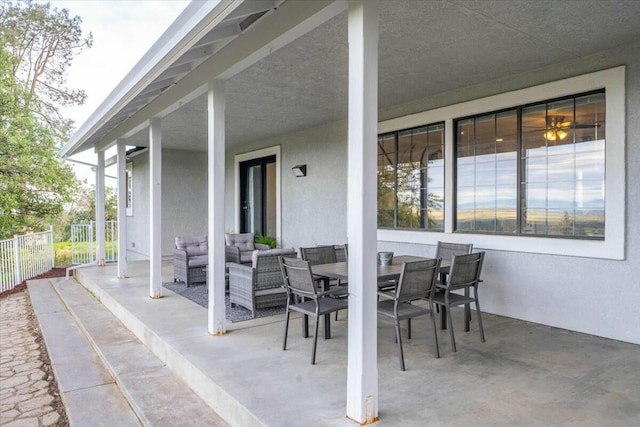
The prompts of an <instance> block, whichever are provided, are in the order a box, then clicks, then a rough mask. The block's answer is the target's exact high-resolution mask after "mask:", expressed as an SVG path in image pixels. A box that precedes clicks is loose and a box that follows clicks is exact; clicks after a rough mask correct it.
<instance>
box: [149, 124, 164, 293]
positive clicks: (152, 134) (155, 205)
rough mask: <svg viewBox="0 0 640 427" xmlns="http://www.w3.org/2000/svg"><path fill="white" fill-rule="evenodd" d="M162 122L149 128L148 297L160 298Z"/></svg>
mask: <svg viewBox="0 0 640 427" xmlns="http://www.w3.org/2000/svg"><path fill="white" fill-rule="evenodd" d="M161 125H162V122H161V119H159V118H154V119H151V123H150V126H149V178H150V180H149V261H150V270H151V271H150V277H151V281H150V283H149V296H150V297H151V298H160V297H162V216H161V214H162V128H161Z"/></svg>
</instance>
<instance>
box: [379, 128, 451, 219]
mask: <svg viewBox="0 0 640 427" xmlns="http://www.w3.org/2000/svg"><path fill="white" fill-rule="evenodd" d="M378 227H381V228H403V229H427V230H432V231H443V230H444V124H443V123H439V124H434V125H427V126H421V127H418V128H413V129H407V130H403V131H398V132H392V133H387V134H384V135H380V136H379V137H378Z"/></svg>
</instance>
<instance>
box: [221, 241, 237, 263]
mask: <svg viewBox="0 0 640 427" xmlns="http://www.w3.org/2000/svg"><path fill="white" fill-rule="evenodd" d="M224 258H225V262H235V263H236V264H240V248H239V247H237V246H231V245H227V246H225V247H224Z"/></svg>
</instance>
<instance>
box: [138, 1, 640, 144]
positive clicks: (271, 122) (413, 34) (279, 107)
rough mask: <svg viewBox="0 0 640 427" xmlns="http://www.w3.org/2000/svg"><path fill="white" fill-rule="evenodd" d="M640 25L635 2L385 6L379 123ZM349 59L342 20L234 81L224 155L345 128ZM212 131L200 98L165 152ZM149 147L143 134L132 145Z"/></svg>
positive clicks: (171, 127)
mask: <svg viewBox="0 0 640 427" xmlns="http://www.w3.org/2000/svg"><path fill="white" fill-rule="evenodd" d="M289 1H292V0H289ZM271 3H274V2H271ZM272 13H277V10H276V11H274V12H272ZM269 18H270V16H269V15H265V17H264V18H263V19H264V20H268V19H269ZM638 22H640V1H635V0H622V1H602V0H586V1H578V0H575V1H570V0H569V1H561V2H559V1H550V0H539V1H529V0H512V1H504V0H496V1H484V0H445V1H398V0H395V1H394V0H387V1H382V3H381V11H380V44H379V48H380V52H379V79H380V83H379V104H380V105H379V107H380V118H381V119H386V118H390V116H389V115H388V113H385V111H389V110H390V109H391V107H394V106H397V105H401V104H404V103H408V102H411V101H413V100H416V99H421V98H427V97H430V96H433V95H436V94H438V93H442V92H446V91H449V90H452V89H456V88H460V87H466V86H472V85H475V84H479V83H482V82H485V81H490V80H495V79H498V78H501V77H505V76H508V75H512V74H517V73H522V72H525V71H528V70H531V69H536V68H540V67H544V66H547V65H550V64H554V63H559V62H563V61H567V60H571V59H575V58H579V57H583V56H587V55H590V54H593V53H596V52H599V51H603V50H607V49H611V48H614V47H617V46H624V45H627V44H634V43H638V41H639V40H640V25H638ZM219 34H222V33H219ZM225 34H226V33H225ZM205 37H213V36H205ZM196 45H197V44H196ZM347 54H348V49H347V19H346V13H342V14H340V15H338V16H336V17H335V18H333V19H331V20H329V21H328V22H326V23H325V24H323V25H321V26H320V27H318V28H316V29H315V30H313V31H311V32H309V33H307V34H305V35H304V36H302V37H300V38H299V39H297V40H296V41H294V42H292V43H291V44H289V45H287V46H285V47H284V48H282V49H280V50H278V51H276V52H274V53H273V54H271V55H269V56H267V57H266V58H265V59H263V60H261V61H259V62H257V63H256V64H254V65H253V66H251V67H250V68H248V69H246V70H244V71H242V72H241V73H239V74H237V75H235V76H234V77H232V78H231V79H229V81H228V82H227V97H226V98H227V119H226V132H227V146H234V145H239V144H243V143H247V142H250V141H255V140H261V139H266V138H269V137H273V136H277V135H281V134H287V133H290V132H293V131H296V130H300V129H304V128H309V127H314V126H318V125H321V124H323V123H327V122H332V121H336V120H341V119H345V118H346V115H347V93H348V88H347V64H348V58H347ZM192 55H195V53H192ZM195 56H197V55H195ZM195 56H194V57H195ZM187 59H188V58H187ZM183 60H185V59H184V58H183ZM179 66H180V65H178V67H179ZM174 67H175V66H174ZM164 78H165V79H167V78H168V79H169V80H165V84H166V83H167V82H169V83H172V81H171V76H169V75H167V76H164ZM154 84H156V86H157V88H161V87H162V86H163V83H162V82H158V80H156V82H155V83H154ZM157 88H153V87H149V88H148V89H147V90H148V91H150V92H151V93H153V91H154V90H155V89H157ZM385 114H387V115H385ZM206 126H207V120H206V97H205V96H200V97H198V98H196V99H194V100H193V101H191V102H189V103H188V104H186V105H185V106H183V107H181V108H179V109H177V110H176V111H174V112H172V113H171V114H169V115H168V116H166V117H165V118H164V120H163V146H164V147H166V148H179V149H188V150H206V145H207V144H206V135H207V132H206ZM147 138H148V136H147V132H145V131H141V132H139V133H138V134H136V135H134V136H132V137H131V138H130V139H129V140H128V142H127V144H128V145H139V146H146V145H147Z"/></svg>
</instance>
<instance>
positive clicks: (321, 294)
mask: <svg viewBox="0 0 640 427" xmlns="http://www.w3.org/2000/svg"><path fill="white" fill-rule="evenodd" d="M327 295H335V296H345V295H349V294H348V293H347V292H345V289H344V288H342V289H340V288H334V289H329V290H328V291H322V292H318V293H317V296H318V298H321V297H324V296H327Z"/></svg>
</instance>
